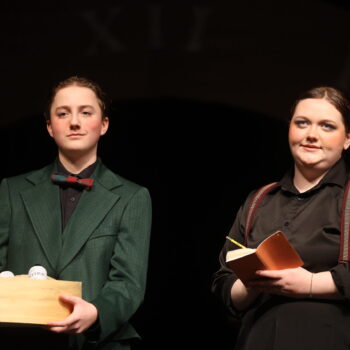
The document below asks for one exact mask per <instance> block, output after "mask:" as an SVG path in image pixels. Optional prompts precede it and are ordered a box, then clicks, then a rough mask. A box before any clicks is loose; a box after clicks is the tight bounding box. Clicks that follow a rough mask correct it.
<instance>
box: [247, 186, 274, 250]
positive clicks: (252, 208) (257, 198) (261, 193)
mask: <svg viewBox="0 0 350 350" xmlns="http://www.w3.org/2000/svg"><path fill="white" fill-rule="evenodd" d="M277 185H278V182H273V183H270V184H268V185H265V186H263V187H261V188H260V189H259V190H257V191H256V193H255V194H254V197H253V199H252V201H251V202H250V205H249V210H248V214H247V219H246V225H245V232H244V243H245V244H247V242H248V236H249V233H250V229H251V227H252V223H253V219H254V216H255V212H256V210H257V209H258V207H259V206H260V204H261V202H262V200H263V199H264V197H265V195H266V194H268V193H269V192H270V191H271V190H272V189H273V188H274V187H276V186H277Z"/></svg>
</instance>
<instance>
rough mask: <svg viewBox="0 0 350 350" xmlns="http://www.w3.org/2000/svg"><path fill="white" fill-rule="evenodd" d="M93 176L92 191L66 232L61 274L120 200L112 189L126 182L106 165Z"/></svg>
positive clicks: (73, 215) (99, 165)
mask: <svg viewBox="0 0 350 350" xmlns="http://www.w3.org/2000/svg"><path fill="white" fill-rule="evenodd" d="M92 177H93V178H94V179H95V182H94V185H93V188H92V189H91V191H84V193H83V194H82V196H81V198H80V200H79V203H78V205H77V207H76V208H75V210H74V212H73V214H72V216H71V217H70V219H69V222H68V224H67V226H66V228H65V230H64V231H63V247H62V251H61V256H60V257H59V263H58V269H57V272H58V273H60V272H61V271H62V270H63V269H64V268H65V267H66V266H67V265H68V264H69V263H70V261H71V260H72V259H73V258H74V257H75V256H76V254H77V253H78V252H79V250H80V249H81V247H82V246H83V245H84V244H85V242H86V241H87V240H88V239H89V237H90V236H91V234H92V232H93V231H94V230H95V229H96V228H97V227H98V226H99V225H100V223H101V221H102V220H103V218H104V217H105V216H106V215H107V213H108V212H109V211H110V210H111V208H112V207H113V206H114V204H115V203H116V202H117V201H118V199H119V195H117V194H115V193H113V192H111V191H110V190H111V189H113V188H115V187H118V186H121V185H122V183H121V182H120V181H119V179H118V178H117V177H116V176H115V174H113V173H112V172H111V171H110V170H108V169H107V168H106V167H105V166H104V165H102V164H101V163H99V164H98V166H97V168H96V170H95V172H94V174H93V175H92Z"/></svg>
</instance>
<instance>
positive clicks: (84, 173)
mask: <svg viewBox="0 0 350 350" xmlns="http://www.w3.org/2000/svg"><path fill="white" fill-rule="evenodd" d="M56 162H57V171H58V172H59V173H62V174H64V175H71V176H76V177H79V178H81V179H82V178H87V177H90V176H91V175H92V173H93V172H94V170H95V168H96V165H97V161H96V162H95V163H93V164H91V165H89V166H88V167H86V168H85V169H84V170H82V171H81V172H80V173H79V174H73V173H70V172H69V171H68V170H67V169H66V168H65V167H64V166H63V164H62V163H61V162H60V160H59V159H58V158H57V160H56Z"/></svg>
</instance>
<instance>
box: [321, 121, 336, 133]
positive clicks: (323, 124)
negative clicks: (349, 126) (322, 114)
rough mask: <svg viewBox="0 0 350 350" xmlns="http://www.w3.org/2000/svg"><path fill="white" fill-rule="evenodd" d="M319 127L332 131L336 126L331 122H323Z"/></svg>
mask: <svg viewBox="0 0 350 350" xmlns="http://www.w3.org/2000/svg"><path fill="white" fill-rule="evenodd" d="M321 127H322V129H323V130H325V131H332V130H335V129H336V128H337V127H336V126H335V125H333V124H331V123H327V122H324V123H322V124H321Z"/></svg>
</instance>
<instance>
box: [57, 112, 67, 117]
mask: <svg viewBox="0 0 350 350" xmlns="http://www.w3.org/2000/svg"><path fill="white" fill-rule="evenodd" d="M56 115H57V117H59V118H64V117H66V116H67V115H68V113H67V112H58V113H57V114H56Z"/></svg>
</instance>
